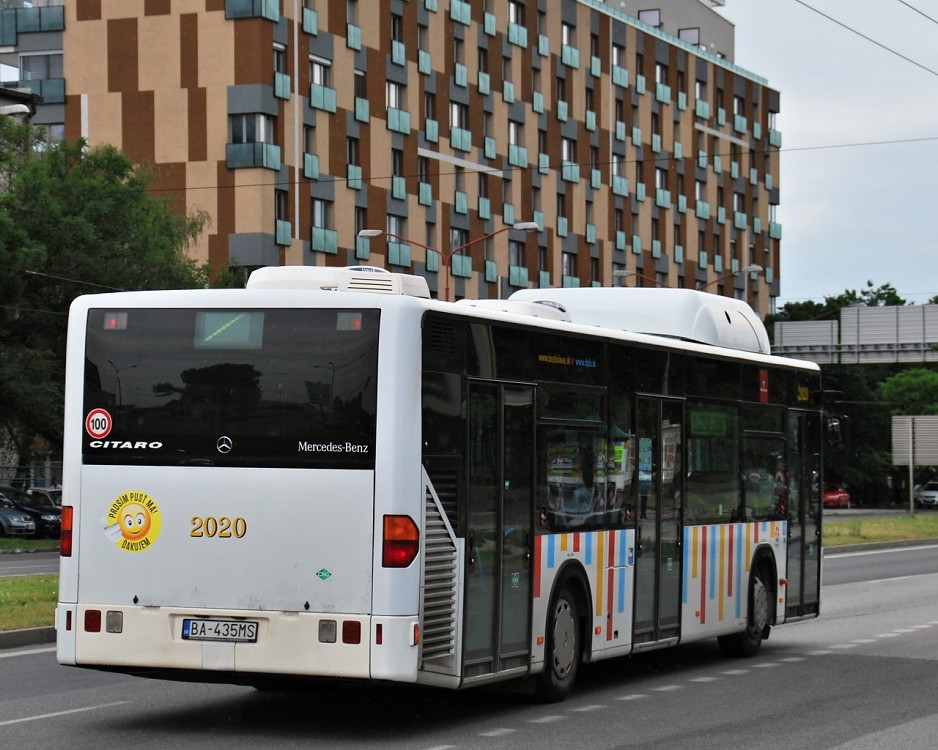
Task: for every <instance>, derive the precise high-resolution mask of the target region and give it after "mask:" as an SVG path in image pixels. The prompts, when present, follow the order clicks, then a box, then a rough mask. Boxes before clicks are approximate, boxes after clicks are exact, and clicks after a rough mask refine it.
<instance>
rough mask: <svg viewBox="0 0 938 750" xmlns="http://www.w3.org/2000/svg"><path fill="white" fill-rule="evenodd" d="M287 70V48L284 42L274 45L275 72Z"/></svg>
mask: <svg viewBox="0 0 938 750" xmlns="http://www.w3.org/2000/svg"><path fill="white" fill-rule="evenodd" d="M286 72H287V49H286V47H284V46H283V45H282V44H275V45H274V73H286Z"/></svg>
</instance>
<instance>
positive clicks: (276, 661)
mask: <svg viewBox="0 0 938 750" xmlns="http://www.w3.org/2000/svg"><path fill="white" fill-rule="evenodd" d="M401 619H402V618H381V619H380V620H379V619H378V618H373V617H371V616H369V615H354V614H348V615H346V614H343V615H339V614H336V613H312V612H302V613H300V612H263V611H250V610H217V609H212V610H200V609H189V608H174V607H142V606H130V607H127V606H120V605H77V606H76V605H69V604H64V605H63V604H60V605H59V607H58V609H57V610H56V628H57V631H58V632H57V635H58V638H57V641H58V643H57V658H58V661H59V663H61V664H71V665H76V666H87V667H105V668H107V667H111V668H140V669H146V668H154V669H174V670H187V671H196V672H198V671H210V672H230V673H254V674H285V675H305V676H312V677H348V678H361V679H367V678H369V677H372V676H373V675H372V674H371V662H372V655H373V654H372V651H373V650H375V655H377V649H384V648H385V645H384V644H387V645H388V646H389V647H390V649H391V650H393V655H394V656H395V657H399V656H400V655H401V654H398V653H397V652H398V651H403V652H404V653H409V652H413V656H412V661H413V665H414V666H413V670H412V671H411V677H410V678H409V680H410V681H412V680H413V678H414V677H413V675H414V673H415V672H416V658H417V657H416V652H417V651H418V647H417V646H416V645H414V646H407V647H406V648H404V649H401V648H400V646H394V645H392V644H393V643H394V642H396V641H397V640H398V639H399V638H402V637H403V635H402V634H403V633H404V632H406V629H404V628H402V627H401V624H400V623H398V622H397V621H398V620H401ZM389 620H390V621H391V622H390V623H389ZM377 625H383V627H381V628H378V627H376V626H377ZM376 631H380V632H381V634H382V637H383V639H384V644H381V645H378V644H376V642H375V634H376ZM389 638H391V639H392V640H388V639H389ZM397 660H398V659H397V658H395V659H394V661H397ZM378 661H379V662H382V663H383V661H384V660H383V659H381V660H378ZM408 671H409V670H407V669H406V668H405V669H400V668H398V669H394V668H388V667H384V668H383V669H382V674H380V675H374V676H375V677H378V678H379V679H397V680H400V679H404V680H407V679H408V678H407V677H406V676H405V675H406V674H407V672H408Z"/></svg>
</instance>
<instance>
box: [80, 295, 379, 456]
mask: <svg viewBox="0 0 938 750" xmlns="http://www.w3.org/2000/svg"><path fill="white" fill-rule="evenodd" d="M378 323H379V313H378V311H377V310H346V309H315V310H313V309H287V308H273V309H264V310H259V309H251V310H228V309H203V310H193V309H138V308H132V309H123V310H110V309H95V310H91V311H90V312H89V319H88V326H87V338H86V350H85V383H84V415H83V416H84V419H85V424H84V433H83V444H82V452H83V460H84V462H85V463H86V464H142V465H163V466H166V465H200V466H253V467H286V468H290V467H296V468H307V467H310V468H311V467H315V468H348V469H359V468H374V450H375V404H376V393H377V370H378Z"/></svg>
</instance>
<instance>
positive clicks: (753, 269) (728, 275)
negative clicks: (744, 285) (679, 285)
mask: <svg viewBox="0 0 938 750" xmlns="http://www.w3.org/2000/svg"><path fill="white" fill-rule="evenodd" d="M761 270H762V266H760V265H757V264H756V263H752V264H751V265H748V266H744V267H743V268H740V269H738V270H736V271H730V272H729V273H725V274H723V275H722V276H718V277H717V278H715V279H714V280H713V281H708V282H707V283H706V284H698V286H697V291H698V292H699V291H700V290H701V289H706V288H707V287H708V286H713V285H714V284H719V283H720V282H721V281H726V280H727V279H729V278H731V277H733V276H735V275H736V274H738V273H759V271H761Z"/></svg>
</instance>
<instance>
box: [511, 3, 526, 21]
mask: <svg viewBox="0 0 938 750" xmlns="http://www.w3.org/2000/svg"><path fill="white" fill-rule="evenodd" d="M508 23H516V24H518V25H519V26H524V2H523V0H508Z"/></svg>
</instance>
